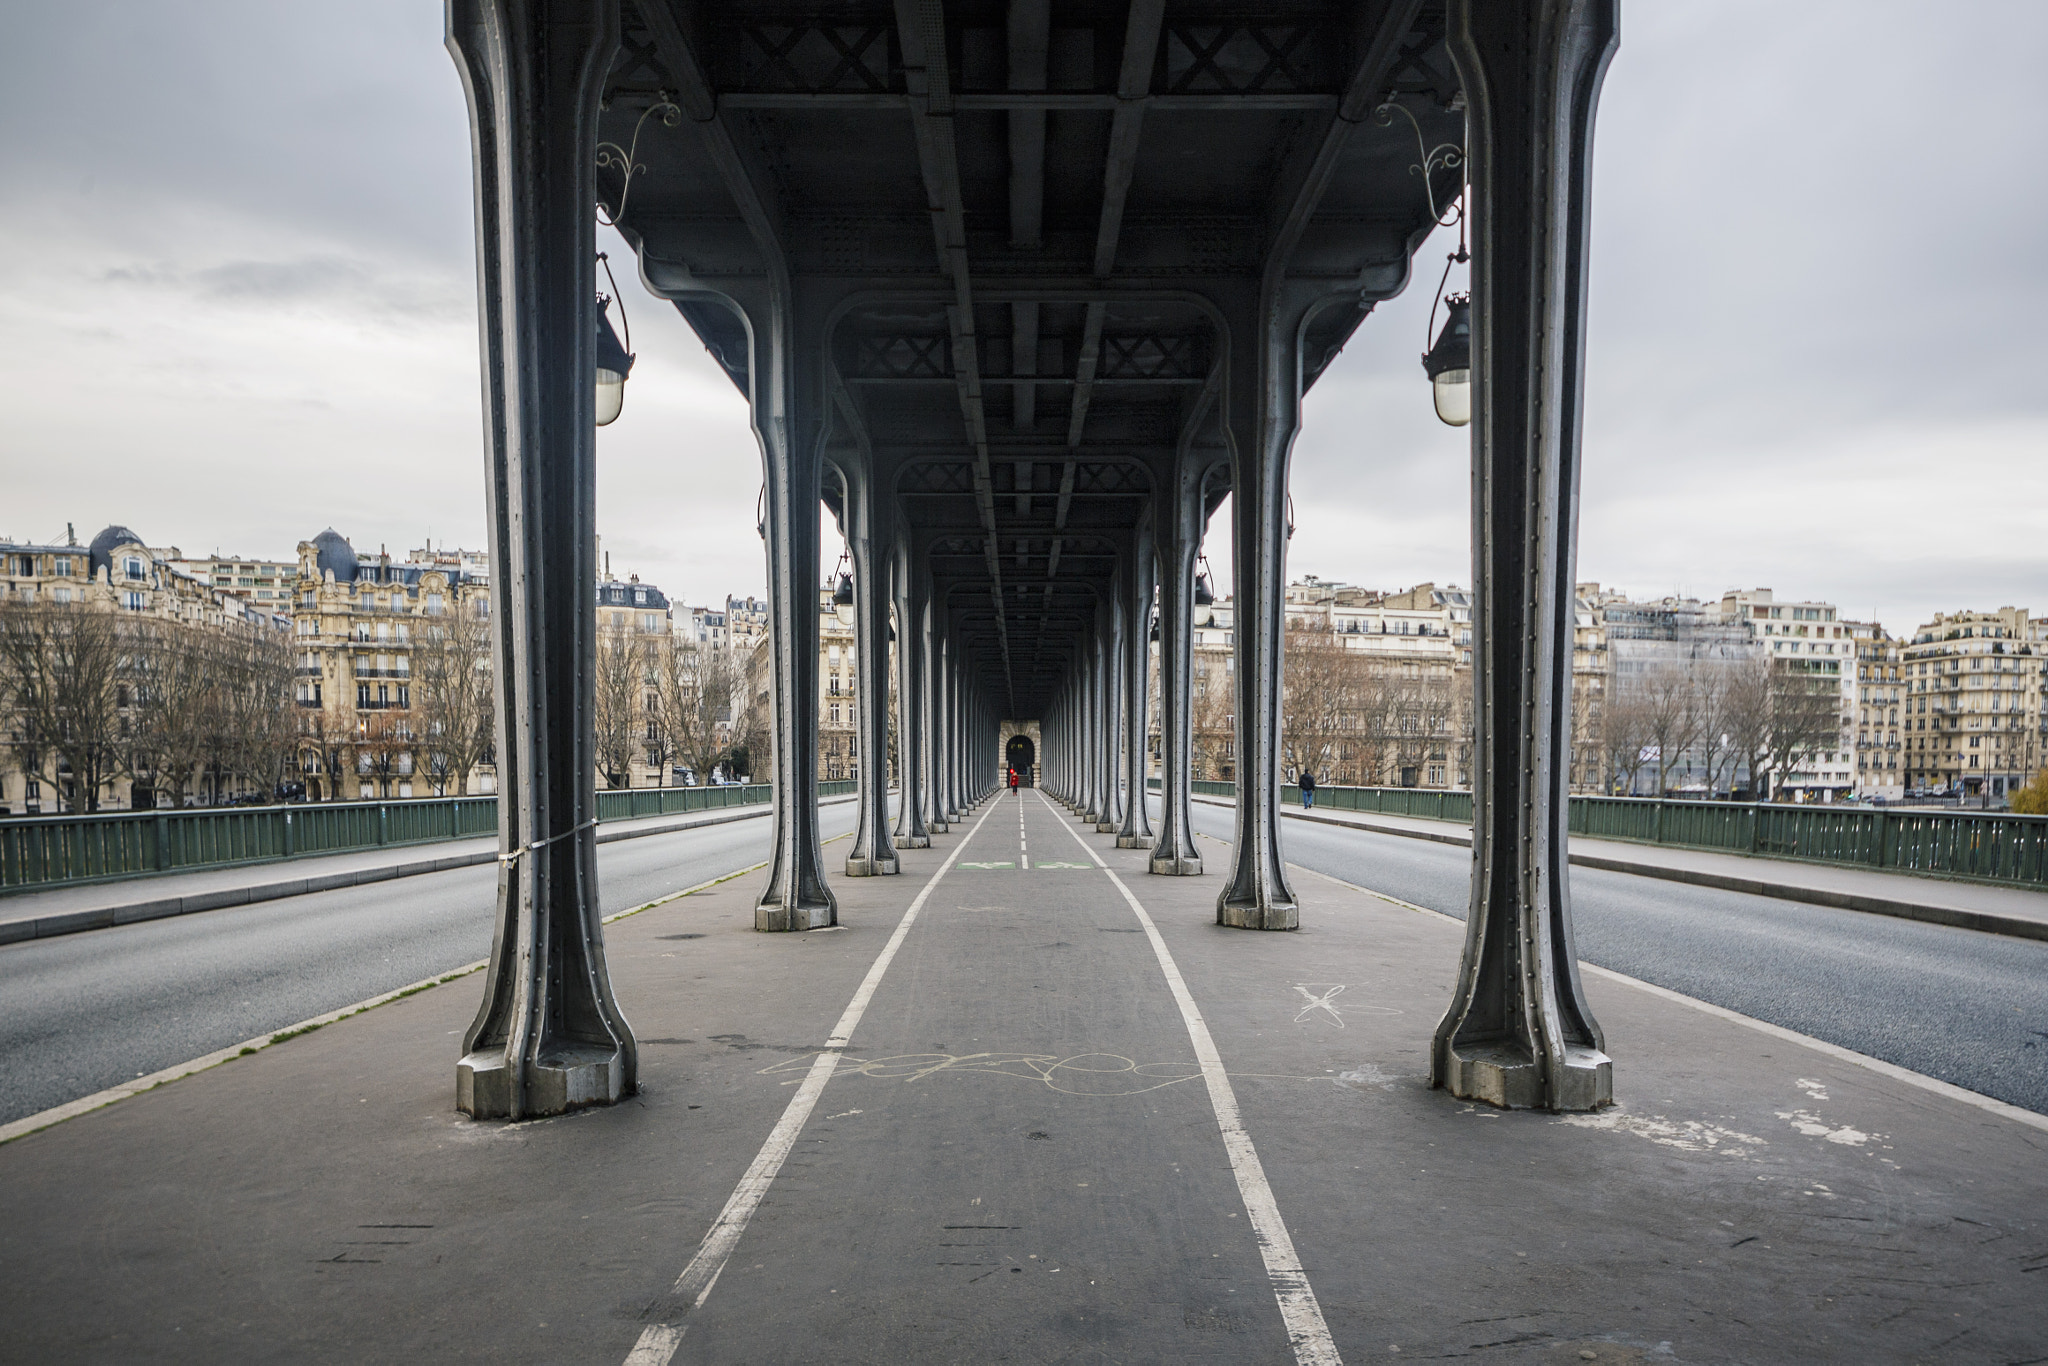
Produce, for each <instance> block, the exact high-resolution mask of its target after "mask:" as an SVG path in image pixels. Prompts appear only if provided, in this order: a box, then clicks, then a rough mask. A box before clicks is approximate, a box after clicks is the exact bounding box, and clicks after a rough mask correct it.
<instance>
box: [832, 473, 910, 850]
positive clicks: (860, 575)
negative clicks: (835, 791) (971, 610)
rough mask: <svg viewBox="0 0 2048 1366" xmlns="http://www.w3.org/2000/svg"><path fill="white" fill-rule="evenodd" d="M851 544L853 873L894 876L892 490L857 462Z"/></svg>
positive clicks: (848, 502) (850, 494)
mask: <svg viewBox="0 0 2048 1366" xmlns="http://www.w3.org/2000/svg"><path fill="white" fill-rule="evenodd" d="M844 478H845V490H846V492H845V501H844V504H843V508H844V512H845V528H846V548H847V553H848V554H850V555H851V556H852V557H853V620H854V648H855V649H856V651H857V652H858V660H859V663H858V665H857V667H856V671H855V684H854V687H855V693H854V714H855V715H856V716H857V717H858V718H859V724H858V725H857V727H856V728H855V732H854V733H855V734H856V735H857V736H858V737H859V739H858V741H857V743H858V744H859V746H860V753H859V754H858V756H856V757H857V761H858V763H859V766H860V782H859V785H858V787H857V789H856V790H857V791H858V792H859V794H860V799H859V807H858V810H857V812H856V814H855V816H854V823H853V847H852V848H851V849H849V850H848V851H847V853H846V875H847V876H848V877H877V876H884V877H886V876H888V875H890V874H893V873H895V872H896V871H897V870H898V866H899V865H898V863H897V860H896V847H895V845H894V844H892V843H891V842H890V839H889V598H890V592H889V583H888V576H887V575H886V574H885V572H884V569H883V566H885V565H886V564H887V563H888V560H889V548H890V546H889V543H890V541H891V540H893V539H894V533H895V518H894V516H893V514H892V504H891V501H890V499H889V495H888V494H887V493H886V492H884V491H880V490H877V489H876V487H875V481H874V478H873V477H872V475H871V473H870V472H869V471H868V470H866V469H863V468H861V467H860V466H858V465H851V467H850V468H849V469H847V470H846V471H844Z"/></svg>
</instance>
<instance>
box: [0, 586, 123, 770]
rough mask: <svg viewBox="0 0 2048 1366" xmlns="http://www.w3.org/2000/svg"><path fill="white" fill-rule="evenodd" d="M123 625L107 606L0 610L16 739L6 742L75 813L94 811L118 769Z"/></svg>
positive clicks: (0, 667) (0, 641)
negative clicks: (51, 783) (51, 781)
mask: <svg viewBox="0 0 2048 1366" xmlns="http://www.w3.org/2000/svg"><path fill="white" fill-rule="evenodd" d="M123 626H124V623H123V621H122V619H121V617H120V616H119V614H117V613H116V612H115V611H113V610H112V609H111V608H99V607H94V606H90V605H87V606H69V605H63V604H56V603H20V602H13V603H8V604H7V605H6V606H4V607H0V689H4V690H5V691H4V697H5V699H6V702H7V704H8V710H9V711H10V712H11V713H12V714H13V716H14V723H13V733H14V734H16V735H19V736H20V737H21V738H20V739H16V740H13V741H12V742H11V743H12V745H13V748H14V750H15V753H16V755H17V757H18V758H19V759H20V760H22V766H23V770H24V771H25V772H30V773H35V774H37V775H38V776H47V777H50V778H52V779H55V780H56V783H55V786H56V787H57V790H58V791H59V793H60V794H62V796H63V799H64V800H65V801H66V802H68V804H69V805H70V807H71V809H72V810H78V809H79V808H80V807H81V806H82V807H83V809H84V810H86V811H98V810H99V809H100V790H101V788H102V787H104V786H105V785H106V784H108V783H109V782H111V781H113V779H115V778H116V777H118V776H120V775H121V773H122V771H123V766H122V757H123V746H122V737H121V733H120V732H121V709H120V696H119V694H120V688H121V685H122V675H123V671H124V658H125V655H126V653H127V641H126V638H125V631H124V629H123ZM31 763H32V764H33V766H31Z"/></svg>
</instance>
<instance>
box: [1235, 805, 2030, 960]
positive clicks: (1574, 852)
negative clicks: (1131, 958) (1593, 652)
mask: <svg viewBox="0 0 2048 1366" xmlns="http://www.w3.org/2000/svg"><path fill="white" fill-rule="evenodd" d="M1195 800H1196V801H1198V802H1202V803H1205V804H1206V805H1209V806H1231V807H1234V806H1235V805H1236V804H1235V803H1234V802H1227V801H1224V800H1222V799H1220V798H1215V797H1197V798H1195ZM1282 814H1283V815H1285V816H1286V817H1287V818H1288V819H1289V820H1297V821H1308V822H1312V823H1314V824H1318V825H1336V826H1343V827H1347V828H1350V829H1353V830H1369V831H1372V832H1373V833H1375V834H1380V835H1399V836H1402V837H1403V838H1405V839H1420V840H1433V841H1435V842H1437V843H1439V844H1456V845H1461V846H1464V847H1466V848H1470V847H1471V844H1472V835H1471V831H1470V829H1469V828H1468V827H1466V826H1463V825H1459V824H1456V823H1455V822H1452V821H1433V820H1427V819H1424V818H1421V817H1414V816H1388V815H1381V814H1379V813H1377V812H1355V811H1326V810H1322V809H1320V808H1319V809H1316V810H1313V811H1302V810H1300V809H1298V808H1294V807H1289V808H1286V809H1285V810H1284V811H1283V812H1282ZM1571 861H1572V862H1573V863H1575V864H1579V865H1581V866H1583V867H1587V868H1602V869H1606V870H1608V871H1610V872H1617V873H1633V874H1635V875H1636V876H1638V877H1653V878H1662V879H1664V880H1665V881H1668V882H1685V883H1690V884H1692V885H1693V886H1696V887H1714V888H1718V889H1719V890H1721V891H1728V892H1747V893H1749V894H1751V895H1752V896H1770V897H1780V898H1783V899H1785V900H1788V901H1806V902H1811V903H1813V904H1814V905H1818V906H1833V907H1836V908H1837V909H1840V910H1847V911H1866V912H1869V913H1871V914H1873V915H1890V916H1897V917H1899V918H1901V919H1905V920H1924V921H1928V922H1930V923H1932V924H1936V925H1954V926H1957V927H1959V928H1962V929H1969V930H1982V931H1985V932H1987V933H1990V934H2006V935H2012V936H2014V937H2015V938H2020V939H2048V892H2029V891H2024V890H2022V889H2020V888H2017V887H1991V886H1985V885H1983V884H1980V883H1974V882H1951V881H1948V880H1947V879H1944V878H1931V877H1920V876H1918V875H1916V874H1913V873H1887V872H1879V871H1877V870H1875V869H1869V868H1841V867H1836V866H1834V865H1831V864H1825V863H1801V862H1799V861H1798V860H1796V859H1774V858H1753V857H1751V856H1749V855H1747V854H1722V853H1715V852H1713V851H1711V850H1706V849H1677V848H1672V847H1670V846H1668V845H1655V844H1636V843H1633V842H1631V841H1628V840H1605V839H1592V838H1588V837H1586V836H1583V835H1574V836H1572V840H1571Z"/></svg>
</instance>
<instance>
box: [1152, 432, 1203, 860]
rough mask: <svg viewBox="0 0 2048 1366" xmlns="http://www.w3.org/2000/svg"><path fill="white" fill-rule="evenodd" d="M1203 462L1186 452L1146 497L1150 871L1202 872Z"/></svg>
mask: <svg viewBox="0 0 2048 1366" xmlns="http://www.w3.org/2000/svg"><path fill="white" fill-rule="evenodd" d="M1207 476H1208V469H1207V467H1206V466H1202V465H1198V464H1197V463H1196V462H1195V461H1193V460H1192V459H1189V458H1187V457H1186V456H1185V455H1184V456H1183V457H1182V458H1181V459H1178V460H1176V461H1175V462H1174V472H1173V482H1172V484H1171V485H1170V486H1169V487H1167V488H1165V489H1162V490H1161V492H1160V497H1159V498H1158V500H1157V501H1156V502H1155V503H1154V504H1153V506H1154V509H1155V513H1156V516H1155V519H1154V522H1155V525H1156V526H1157V527H1158V530H1159V536H1158V541H1159V839H1158V842H1157V843H1155V844H1154V845H1153V846H1152V862H1151V868H1150V870H1151V871H1152V872H1154V873H1158V874H1161V875H1162V876H1167V877H1195V876H1200V874H1201V872H1202V851H1201V848H1200V846H1199V845H1198V844H1197V843H1196V841H1195V823H1194V806H1193V803H1192V801H1191V799H1190V793H1191V792H1192V791H1193V789H1192V787H1191V786H1190V783H1191V780H1192V779H1193V777H1194V769H1195V755H1194V670H1195V647H1194V619H1195V559H1196V557H1197V556H1198V555H1199V554H1200V553H1201V550H1202V512H1203V508H1204V502H1203V491H1204V485H1205V483H1206V480H1207Z"/></svg>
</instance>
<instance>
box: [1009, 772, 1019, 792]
mask: <svg viewBox="0 0 2048 1366" xmlns="http://www.w3.org/2000/svg"><path fill="white" fill-rule="evenodd" d="M1016 786H1017V770H1016V769H1014V768H1012V769H1011V770H1010V787H1011V789H1012V790H1013V791H1014V790H1015V788H1016Z"/></svg>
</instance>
